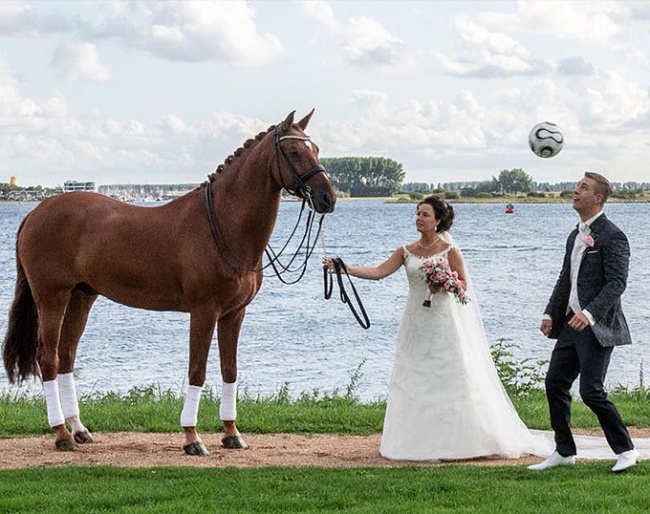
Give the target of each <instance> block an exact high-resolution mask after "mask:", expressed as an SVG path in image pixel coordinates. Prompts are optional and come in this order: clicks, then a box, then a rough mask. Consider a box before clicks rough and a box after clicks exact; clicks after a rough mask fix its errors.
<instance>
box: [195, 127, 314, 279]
mask: <svg viewBox="0 0 650 514" xmlns="http://www.w3.org/2000/svg"><path fill="white" fill-rule="evenodd" d="M287 139H298V140H300V141H311V138H310V137H309V136H293V135H287V136H280V125H277V126H276V127H275V129H274V146H275V155H276V160H277V164H278V170H279V169H280V164H281V159H280V158H281V157H282V159H283V160H284V162H285V165H286V167H287V169H288V170H289V172H290V173H291V176H292V178H293V181H294V184H295V187H294V188H289V187H287V186H286V185H285V184H284V181H283V180H282V173H280V174H279V175H280V182H281V184H280V186H281V187H283V188H284V189H286V190H287V191H288V192H289V193H290V194H292V195H294V196H298V197H301V198H302V206H301V208H300V214H299V216H298V220H297V221H296V224H295V226H294V227H293V230H292V232H291V234H290V235H289V238H288V239H287V241H286V242H285V244H284V245H283V246H282V248H281V250H280V251H279V252H277V253H276V252H275V251H274V250H273V248H272V247H271V245H270V244H267V245H266V248H265V249H264V253H265V254H266V256H267V258H268V261H269V262H268V263H267V264H265V265H264V266H262V267H261V268H246V267H243V266H240V265H238V264H237V263H235V262H233V259H230V258H228V257H227V256H226V255H225V253H224V251H223V249H222V248H221V245H220V239H221V237H220V236H219V231H218V228H217V222H216V219H215V215H214V202H213V197H212V188H211V187H210V181H208V182H206V183H204V184H203V186H204V187H205V202H204V204H205V209H206V214H207V217H208V223H209V225H210V233H211V234H212V238H213V239H214V242H215V246H216V247H217V250H218V251H219V254H220V255H221V257H222V258H223V259H224V260H225V261H226V262H227V263H228V265H229V266H230V267H232V268H233V269H236V270H239V271H246V272H255V273H259V274H261V275H262V276H264V275H263V272H264V270H265V269H267V268H268V267H269V266H270V267H272V269H273V271H274V273H275V275H276V276H277V277H278V278H279V279H280V281H281V282H282V283H284V284H295V283H297V282H299V281H300V280H301V279H302V277H303V276H304V275H305V272H306V271H307V263H308V261H309V258H310V257H311V255H312V254H313V253H314V249H315V248H316V243H317V241H318V236H319V235H320V232H321V228H322V225H323V220H324V218H325V215H324V214H323V215H321V216H320V220H319V222H318V228H317V230H316V234H315V236H314V235H313V233H312V232H313V224H314V219H315V214H316V213H315V210H314V208H313V203H312V199H311V188H310V187H309V186H308V185H307V181H308V180H309V179H310V178H311V177H313V176H314V175H316V174H317V173H321V172H323V173H325V167H324V166H323V165H322V164H320V163H319V164H317V165H315V166H312V167H311V168H309V169H308V170H307V171H305V172H304V173H302V174H299V173H298V171H297V170H296V167H295V166H294V165H293V163H292V162H291V160H290V159H289V157H288V156H287V154H286V152H285V151H284V149H283V148H282V145H281V142H282V141H284V140H287ZM306 204H308V205H309V214H308V215H307V219H306V222H305V232H304V234H303V235H302V239H301V240H300V243H299V245H298V247H297V248H296V250H295V252H294V254H293V256H292V257H291V258H290V259H289V262H288V263H287V264H283V263H282V262H281V261H280V257H281V256H282V255H283V254H284V252H285V251H286V250H287V247H288V246H289V243H290V242H291V241H292V240H293V238H294V236H295V235H296V232H297V230H298V226H299V224H300V221H301V219H302V216H303V213H304V210H305V205H306ZM312 237H313V240H312ZM303 249H304V260H302V262H300V263H298V264H297V266H296V267H293V268H292V266H293V264H294V262H295V260H296V259H297V258H298V255H299V254H300V253H301V251H302V250H303ZM286 273H298V277H297V278H296V279H294V280H286V279H285V278H284V277H283V275H284V274H286Z"/></svg>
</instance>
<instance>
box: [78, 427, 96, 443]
mask: <svg viewBox="0 0 650 514" xmlns="http://www.w3.org/2000/svg"><path fill="white" fill-rule="evenodd" d="M72 435H73V436H74V440H75V442H77V443H79V444H88V443H94V442H95V439H93V436H92V434H91V433H90V432H89V431H88V430H84V431H82V432H76V433H74V434H72Z"/></svg>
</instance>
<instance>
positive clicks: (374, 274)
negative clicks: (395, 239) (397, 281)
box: [325, 248, 404, 280]
mask: <svg viewBox="0 0 650 514" xmlns="http://www.w3.org/2000/svg"><path fill="white" fill-rule="evenodd" d="M325 264H326V265H327V266H328V267H329V268H330V270H331V269H332V265H331V261H330V260H329V259H326V262H325ZM402 264H404V250H402V249H401V248H398V249H397V250H395V251H394V252H393V254H392V255H391V256H390V257H389V258H388V259H386V260H385V261H384V262H382V263H381V264H379V265H377V266H351V265H349V264H348V263H345V265H346V266H347V268H348V273H349V274H350V275H352V276H353V277H357V278H363V279H366V280H380V279H382V278H386V277H387V276H389V275H392V274H393V273H395V272H396V271H397V270H398V269H399V268H400V266H401V265H402Z"/></svg>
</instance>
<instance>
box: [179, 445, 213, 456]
mask: <svg viewBox="0 0 650 514" xmlns="http://www.w3.org/2000/svg"><path fill="white" fill-rule="evenodd" d="M183 450H184V451H185V454H186V455H195V456H199V457H201V456H204V455H210V452H209V451H208V449H207V448H206V447H205V445H204V444H203V443H201V442H197V441H195V442H193V443H189V444H186V445H185V446H183Z"/></svg>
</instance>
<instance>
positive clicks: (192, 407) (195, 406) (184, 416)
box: [181, 385, 203, 427]
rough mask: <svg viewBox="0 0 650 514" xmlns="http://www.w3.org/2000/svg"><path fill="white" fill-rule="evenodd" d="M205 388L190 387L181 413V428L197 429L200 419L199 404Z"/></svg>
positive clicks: (186, 392)
mask: <svg viewBox="0 0 650 514" xmlns="http://www.w3.org/2000/svg"><path fill="white" fill-rule="evenodd" d="M202 390H203V386H193V385H188V386H187V390H186V391H185V402H183V411H182V412H181V426H182V427H195V426H196V423H197V420H198V418H199V402H200V401H201V391H202Z"/></svg>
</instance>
